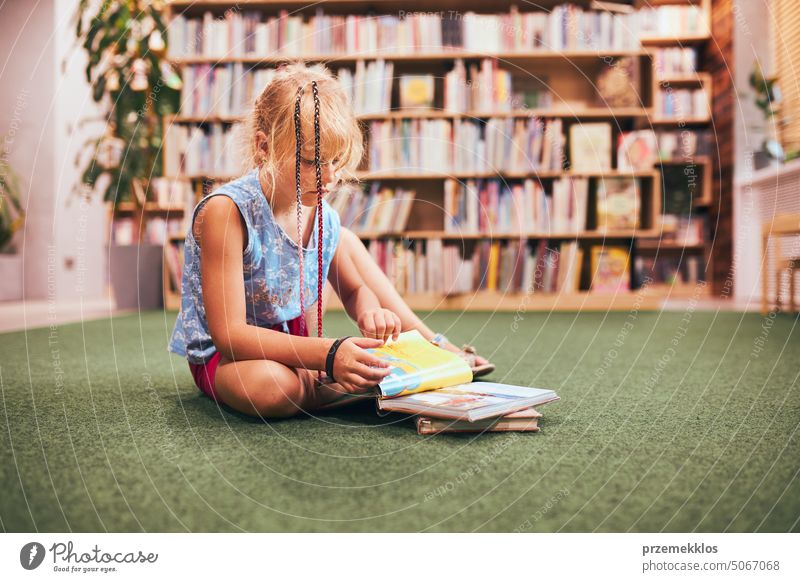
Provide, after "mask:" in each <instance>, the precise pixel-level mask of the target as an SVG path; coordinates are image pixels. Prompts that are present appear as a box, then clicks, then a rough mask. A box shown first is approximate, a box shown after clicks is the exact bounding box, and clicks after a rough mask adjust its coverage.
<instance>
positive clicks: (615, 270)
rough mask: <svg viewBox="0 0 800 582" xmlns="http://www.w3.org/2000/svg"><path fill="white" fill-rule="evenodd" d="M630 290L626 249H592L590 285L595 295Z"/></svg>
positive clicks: (619, 247) (595, 247)
mask: <svg viewBox="0 0 800 582" xmlns="http://www.w3.org/2000/svg"><path fill="white" fill-rule="evenodd" d="M630 288H631V273H630V254H629V252H628V249H627V248H626V247H622V246H608V245H603V246H600V245H596V246H594V247H592V285H591V289H592V291H593V292H595V293H618V292H622V291H629V290H630Z"/></svg>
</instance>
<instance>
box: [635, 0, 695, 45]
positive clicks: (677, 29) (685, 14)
mask: <svg viewBox="0 0 800 582" xmlns="http://www.w3.org/2000/svg"><path fill="white" fill-rule="evenodd" d="M637 15H638V17H637V19H636V26H637V27H638V28H637V30H638V31H639V34H640V35H641V36H642V37H662V38H673V37H681V36H695V35H697V36H702V35H707V34H708V33H709V31H710V29H711V27H710V23H709V22H708V15H707V14H706V11H705V10H704V9H703V7H702V6H699V5H695V4H673V5H661V6H647V7H644V8H642V9H640V10H638V11H637Z"/></svg>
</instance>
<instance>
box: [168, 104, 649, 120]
mask: <svg viewBox="0 0 800 582" xmlns="http://www.w3.org/2000/svg"><path fill="white" fill-rule="evenodd" d="M652 116H653V111H652V109H646V108H641V107H625V108H618V109H603V108H587V109H579V108H576V109H571V110H567V109H560V110H559V109H518V110H514V111H495V112H487V111H468V112H466V113H454V112H450V111H439V110H432V111H413V110H412V111H399V110H397V111H388V112H385V113H365V114H361V115H357V116H356V117H357V119H359V120H361V121H382V120H390V119H488V118H509V117H513V118H528V117H541V118H565V119H617V118H638V117H641V118H645V119H647V118H650V117H652ZM241 120H242V117H240V116H238V115H193V116H186V115H184V116H175V117H173V118H171V121H172V123H237V122H239V121H241Z"/></svg>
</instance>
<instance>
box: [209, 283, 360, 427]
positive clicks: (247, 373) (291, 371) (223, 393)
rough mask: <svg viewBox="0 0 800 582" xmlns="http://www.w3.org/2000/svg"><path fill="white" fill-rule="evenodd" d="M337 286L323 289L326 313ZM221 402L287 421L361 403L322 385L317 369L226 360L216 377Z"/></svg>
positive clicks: (311, 319) (312, 322) (311, 329)
mask: <svg viewBox="0 0 800 582" xmlns="http://www.w3.org/2000/svg"><path fill="white" fill-rule="evenodd" d="M331 293H333V287H331V285H330V283H327V284H326V285H325V288H324V290H323V295H322V297H323V299H322V306H323V312H324V311H325V309H326V308H327V304H328V300H329V299H330V296H331ZM306 326H307V329H308V333H309V335H312V336H314V335H316V329H317V304H316V303H314V305H313V306H312V307H311V308H309V310H308V311H307V312H306ZM214 388H215V389H216V391H217V394H218V395H219V397H220V399H221V400H222V401H223V402H224V403H225V404H227V405H228V406H230V407H231V408H233V409H235V410H238V411H239V412H242V413H244V414H248V415H251V416H260V417H262V418H285V417H289V416H294V415H295V414H297V413H298V412H301V411H303V412H312V411H315V410H319V409H322V408H330V407H333V406H337V405H343V404H351V403H354V402H357V401H358V399H357V398H350V397H348V396H347V391H346V390H345V389H344V388H342V387H341V386H340V385H339V384H322V383H320V382H319V380H318V373H317V371H316V370H306V369H302V368H291V367H289V366H286V365H284V364H281V363H279V362H275V361H272V360H246V361H241V362H234V361H232V360H228V359H227V358H222V360H221V361H220V364H219V367H218V368H217V372H216V375H215V377H214Z"/></svg>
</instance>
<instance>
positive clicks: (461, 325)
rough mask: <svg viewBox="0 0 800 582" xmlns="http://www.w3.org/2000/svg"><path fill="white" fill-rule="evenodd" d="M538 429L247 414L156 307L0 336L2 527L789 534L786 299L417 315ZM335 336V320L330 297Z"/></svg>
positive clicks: (362, 412) (792, 429) (792, 465)
mask: <svg viewBox="0 0 800 582" xmlns="http://www.w3.org/2000/svg"><path fill="white" fill-rule="evenodd" d="M426 318H427V321H428V322H429V324H430V325H431V327H433V328H435V329H437V330H440V331H443V332H445V333H447V335H448V336H450V337H451V338H452V339H457V340H458V341H469V342H473V343H475V344H476V345H477V346H478V348H479V350H480V352H481V353H483V354H486V355H488V356H490V357H491V359H492V360H493V361H494V362H495V363H496V364H497V366H498V373H496V374H494V376H493V379H495V380H498V381H505V382H509V383H518V384H525V385H534V386H541V387H547V388H553V389H556V390H557V391H558V393H559V395H560V396H561V398H562V400H561V401H560V402H557V403H553V404H549V405H547V406H544V407H542V409H541V411H542V412H543V413H544V415H545V416H544V419H543V422H542V425H543V431H542V432H541V433H539V434H527V435H526V434H521V435H517V434H486V435H482V436H478V437H474V436H466V435H457V436H452V435H450V436H438V437H427V438H425V437H420V436H417V435H416V433H415V432H414V430H413V428H412V425H411V423H410V422H408V421H404V420H402V419H399V418H397V417H389V418H384V419H380V418H378V417H377V416H376V415H375V414H374V413H373V412H372V410H371V409H370V408H369V407H362V408H360V409H356V410H352V411H339V412H336V413H335V414H328V415H326V416H324V417H320V418H307V417H304V418H296V419H291V420H286V421H280V422H271V423H264V422H261V421H257V420H252V419H248V418H245V417H243V416H240V415H237V414H233V413H231V412H229V411H227V410H220V409H219V408H218V407H217V406H216V405H215V404H214V403H213V402H211V401H210V400H209V399H207V398H205V397H202V396H201V395H200V394H199V392H198V391H197V389H196V388H195V387H194V385H193V383H192V380H191V377H190V375H189V371H188V369H187V367H186V364H185V362H184V361H182V360H181V359H180V358H178V357H175V356H172V355H169V354H168V353H167V352H166V341H167V337H168V334H169V331H170V330H171V327H172V323H173V320H174V314H172V313H166V314H165V313H163V312H156V313H145V314H141V315H132V316H127V317H119V318H115V319H113V320H103V321H96V322H90V323H85V324H76V325H67V326H62V327H60V328H57V329H56V330H53V331H51V330H49V329H42V330H34V331H29V332H27V333H23V332H19V333H12V334H6V335H2V336H0V353H2V360H0V362H1V363H2V367H0V382H1V384H2V414H0V451H2V453H0V455H2V456H1V457H0V478H1V479H2V481H1V482H2V486H3V492H2V495H0V520H2V523H0V525H1V526H2V529H3V530H4V531H34V530H38V531H106V530H108V531H186V530H188V531H241V530H246V531H330V530H332V531H375V530H380V531H387V530H390V531H397V530H401V531H476V530H477V531H514V530H520V531H595V530H596V531H687V530H688V531H692V530H696V531H797V530H798V529H800V526H798V519H800V482H798V470H799V469H798V467H799V466H800V464H798V460H800V446H799V443H800V440H799V438H798V437H799V436H800V435H798V432H797V429H798V422H800V387H798V372H799V371H800V333H799V332H798V329H797V319H795V318H793V317H790V316H788V315H778V316H776V317H773V318H766V319H764V318H761V317H759V316H758V315H755V314H748V315H742V314H737V313H700V312H692V311H688V312H686V313H664V314H659V313H612V314H607V315H606V314H602V313H597V314H591V313H589V314H580V315H577V314H569V313H559V314H546V313H524V312H520V313H518V314H516V315H515V314H502V315H499V314H498V315H491V314H488V313H471V314H468V315H459V314H448V313H438V314H429V315H426ZM326 326H327V327H326V329H327V331H328V333H329V334H331V335H334V334H336V335H338V334H342V333H344V332H346V331H352V329H353V328H352V327H351V326H350V324H349V323H348V322H347V321H346V319H345V318H344V316H342V315H340V314H331V315H329V316H328V317H327V318H326Z"/></svg>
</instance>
